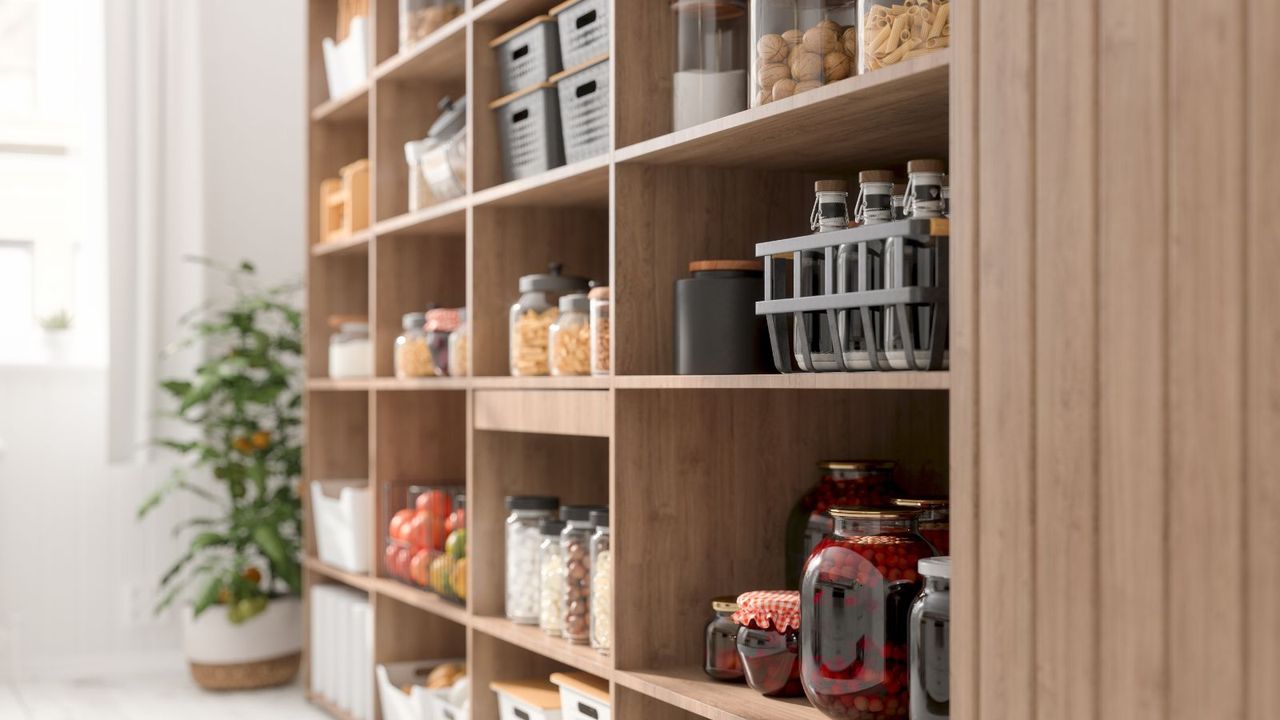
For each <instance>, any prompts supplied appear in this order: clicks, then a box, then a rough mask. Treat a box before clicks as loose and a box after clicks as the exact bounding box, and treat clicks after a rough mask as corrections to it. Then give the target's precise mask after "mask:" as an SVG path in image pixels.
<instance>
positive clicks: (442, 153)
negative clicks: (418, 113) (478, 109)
mask: <svg viewBox="0 0 1280 720" xmlns="http://www.w3.org/2000/svg"><path fill="white" fill-rule="evenodd" d="M436 107H437V108H438V109H439V111H440V113H439V115H438V116H437V117H436V119H435V121H433V122H432V123H431V127H430V129H428V130H427V136H426V137H425V138H423V139H421V140H411V141H409V142H407V143H405V146H404V152H405V161H406V162H407V163H408V165H409V209H410V210H421V209H423V208H425V207H428V206H430V205H434V204H436V203H440V202H444V201H445V200H452V199H453V198H456V197H461V196H462V195H463V194H465V193H466V182H467V180H466V155H467V131H466V124H467V98H466V96H465V95H464V96H462V97H460V98H458V99H457V100H454V99H453V98H451V97H448V96H446V97H444V98H441V100H440V102H439V103H437V105H436Z"/></svg>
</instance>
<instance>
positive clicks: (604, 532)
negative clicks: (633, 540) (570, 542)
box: [590, 510, 613, 655]
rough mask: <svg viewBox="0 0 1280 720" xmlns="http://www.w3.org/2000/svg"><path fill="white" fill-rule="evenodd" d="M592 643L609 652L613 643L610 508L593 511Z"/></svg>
mask: <svg viewBox="0 0 1280 720" xmlns="http://www.w3.org/2000/svg"><path fill="white" fill-rule="evenodd" d="M591 524H592V525H595V526H596V531H595V534H594V535H592V536H591V622H590V631H591V647H592V648H595V649H596V650H598V651H599V652H601V653H604V654H606V655H607V654H609V649H610V648H611V647H613V553H612V552H611V551H610V550H609V547H610V542H609V539H610V537H609V511H608V510H597V511H596V512H593V513H591Z"/></svg>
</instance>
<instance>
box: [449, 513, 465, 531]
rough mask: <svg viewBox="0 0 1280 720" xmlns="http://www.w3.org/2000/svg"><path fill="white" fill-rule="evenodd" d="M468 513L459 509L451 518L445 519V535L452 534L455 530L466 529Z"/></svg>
mask: <svg viewBox="0 0 1280 720" xmlns="http://www.w3.org/2000/svg"><path fill="white" fill-rule="evenodd" d="M466 513H467V511H466V510H465V509H463V508H458V509H457V510H454V511H453V512H451V513H449V517H447V518H445V521H444V531H445V533H452V532H453V531H454V530H458V529H460V528H464V527H466V526H467V521H466Z"/></svg>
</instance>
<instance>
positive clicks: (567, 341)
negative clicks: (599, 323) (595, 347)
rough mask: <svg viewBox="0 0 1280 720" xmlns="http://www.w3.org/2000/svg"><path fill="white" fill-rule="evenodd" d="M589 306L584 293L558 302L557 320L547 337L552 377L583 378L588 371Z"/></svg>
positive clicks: (568, 296)
mask: <svg viewBox="0 0 1280 720" xmlns="http://www.w3.org/2000/svg"><path fill="white" fill-rule="evenodd" d="M589 302H590V301H588V300H587V296H586V295H585V294H583V293H572V294H570V295H565V296H563V297H561V298H560V317H558V318H556V321H555V322H554V323H552V324H551V330H550V331H549V332H548V335H547V342H548V343H549V345H550V346H551V349H550V355H549V356H548V357H547V364H548V365H549V366H550V368H551V374H552V375H586V374H587V373H589V372H590V371H591V362H590V356H589V353H588V351H589V350H590V346H591V323H590V322H589V321H588V320H587V307H588V305H589Z"/></svg>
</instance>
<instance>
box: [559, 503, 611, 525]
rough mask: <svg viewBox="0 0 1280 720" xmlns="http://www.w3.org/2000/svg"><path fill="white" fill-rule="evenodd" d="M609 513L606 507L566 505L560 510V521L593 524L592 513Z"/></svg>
mask: <svg viewBox="0 0 1280 720" xmlns="http://www.w3.org/2000/svg"><path fill="white" fill-rule="evenodd" d="M598 510H604V511H605V512H608V511H609V508H607V507H605V506H604V505H565V506H563V507H561V508H560V519H561V520H564V521H565V522H591V513H593V512H596V511H598Z"/></svg>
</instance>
